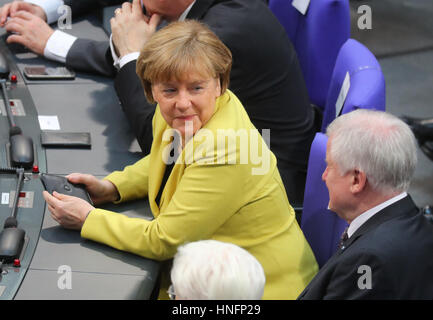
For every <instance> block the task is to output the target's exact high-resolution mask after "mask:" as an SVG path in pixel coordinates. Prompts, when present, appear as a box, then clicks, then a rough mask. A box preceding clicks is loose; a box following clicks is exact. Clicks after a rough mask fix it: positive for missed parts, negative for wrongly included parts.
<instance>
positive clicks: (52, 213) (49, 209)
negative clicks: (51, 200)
mask: <svg viewBox="0 0 433 320" xmlns="http://www.w3.org/2000/svg"><path fill="white" fill-rule="evenodd" d="M47 207H48V211H49V212H51V216H52V217H56V218H57V216H56V208H54V207H53V206H50V205H47Z"/></svg>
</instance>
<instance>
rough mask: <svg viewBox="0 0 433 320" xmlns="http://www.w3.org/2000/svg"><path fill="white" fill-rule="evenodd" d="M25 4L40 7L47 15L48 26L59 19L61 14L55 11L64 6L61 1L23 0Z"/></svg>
mask: <svg viewBox="0 0 433 320" xmlns="http://www.w3.org/2000/svg"><path fill="white" fill-rule="evenodd" d="M25 2H28V3H32V4H35V5H38V6H39V7H41V8H42V9H43V10H44V11H45V14H46V15H47V23H48V24H51V23H53V22H56V21H57V20H58V19H59V18H60V16H61V14H60V13H58V12H57V9H58V8H59V7H60V6H62V5H64V2H63V0H25Z"/></svg>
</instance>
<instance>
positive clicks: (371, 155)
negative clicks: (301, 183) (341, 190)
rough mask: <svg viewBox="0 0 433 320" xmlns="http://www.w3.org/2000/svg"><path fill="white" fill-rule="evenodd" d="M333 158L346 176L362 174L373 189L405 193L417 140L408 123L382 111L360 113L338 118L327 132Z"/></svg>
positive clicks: (412, 171) (355, 112) (413, 167)
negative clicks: (348, 174)
mask: <svg viewBox="0 0 433 320" xmlns="http://www.w3.org/2000/svg"><path fill="white" fill-rule="evenodd" d="M326 134H327V135H328V137H330V138H332V144H331V150H330V151H329V152H330V155H331V157H332V160H333V161H334V162H335V163H336V164H337V165H338V167H339V168H340V174H341V175H344V174H345V173H347V172H348V171H349V170H354V169H357V170H360V171H362V172H364V173H365V174H366V176H367V180H368V182H369V183H370V185H371V186H372V188H373V189H375V190H377V191H379V192H382V193H388V192H403V191H407V190H408V188H409V184H410V181H411V179H412V176H413V174H414V171H415V167H416V164H417V150H416V141H415V137H414V135H413V133H412V131H411V129H410V128H409V127H408V125H407V124H406V123H404V122H403V121H402V120H400V119H399V118H397V117H395V116H393V115H391V114H389V113H386V112H382V111H373V110H366V109H358V110H355V111H352V112H349V113H346V114H344V115H341V116H340V117H338V118H336V119H335V120H334V121H333V122H332V123H331V124H330V125H329V126H328V128H327V130H326Z"/></svg>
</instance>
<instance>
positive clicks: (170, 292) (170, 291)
mask: <svg viewBox="0 0 433 320" xmlns="http://www.w3.org/2000/svg"><path fill="white" fill-rule="evenodd" d="M167 293H168V297H169V298H170V300H176V293H174V288H173V285H170V286H169V287H168V290H167Z"/></svg>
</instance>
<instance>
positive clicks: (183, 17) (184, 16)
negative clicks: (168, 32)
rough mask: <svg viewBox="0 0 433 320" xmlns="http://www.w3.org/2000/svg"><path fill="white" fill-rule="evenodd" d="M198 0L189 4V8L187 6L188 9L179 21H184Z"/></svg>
mask: <svg viewBox="0 0 433 320" xmlns="http://www.w3.org/2000/svg"><path fill="white" fill-rule="evenodd" d="M195 1H196V0H194V1H193V2H192V3H191V4H190V5H189V6H188V8H186V10H185V11H184V12H183V13H182V14H181V15H180V17H179V19H178V20H177V21H184V20H185V18H186V16H187V15H188V13H189V12H190V10H191V8H192V6H193V5H194V3H195Z"/></svg>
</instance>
